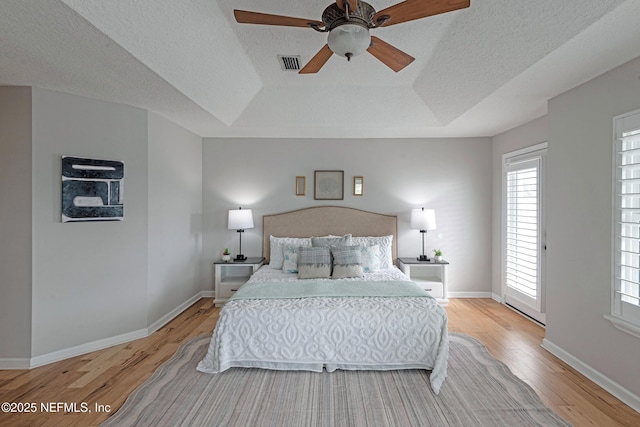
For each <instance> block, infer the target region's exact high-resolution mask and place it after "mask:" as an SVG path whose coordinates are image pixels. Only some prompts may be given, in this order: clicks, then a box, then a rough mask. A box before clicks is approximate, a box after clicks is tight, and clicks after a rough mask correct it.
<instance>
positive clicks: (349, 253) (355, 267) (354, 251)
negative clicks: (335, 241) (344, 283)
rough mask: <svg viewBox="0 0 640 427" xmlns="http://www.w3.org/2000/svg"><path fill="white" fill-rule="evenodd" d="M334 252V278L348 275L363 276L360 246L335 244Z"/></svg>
mask: <svg viewBox="0 0 640 427" xmlns="http://www.w3.org/2000/svg"><path fill="white" fill-rule="evenodd" d="M331 253H332V254H333V273H332V274H331V277H332V278H333V279H345V278H347V277H362V276H364V271H363V269H362V255H361V253H362V249H361V248H360V246H334V247H332V248H331Z"/></svg>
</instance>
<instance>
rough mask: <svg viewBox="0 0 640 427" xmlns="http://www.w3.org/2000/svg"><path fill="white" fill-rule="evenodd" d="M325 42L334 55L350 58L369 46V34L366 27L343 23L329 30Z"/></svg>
mask: <svg viewBox="0 0 640 427" xmlns="http://www.w3.org/2000/svg"><path fill="white" fill-rule="evenodd" d="M327 44H328V45H329V49H331V51H332V52H333V53H335V54H336V55H340V56H346V57H347V58H350V57H352V56H357V55H360V54H361V53H363V52H364V51H365V50H367V49H368V48H369V45H370V44H371V36H370V35H369V29H368V28H365V27H363V26H361V25H357V24H344V25H340V26H339V27H336V28H334V29H333V30H331V32H330V33H329V36H328V37H327Z"/></svg>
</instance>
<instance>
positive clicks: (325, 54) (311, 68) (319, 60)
mask: <svg viewBox="0 0 640 427" xmlns="http://www.w3.org/2000/svg"><path fill="white" fill-rule="evenodd" d="M331 55H333V52H331V49H329V45H327V44H325V45H324V47H323V48H322V49H320V51H319V52H318V53H316V55H315V56H314V57H313V58H311V61H309V62H307V65H305V66H304V67H303V68H302V70H300V71H299V72H298V73H299V74H313V73H317V72H318V71H320V68H322V66H323V65H324V64H326V63H327V61H328V60H329V58H331Z"/></svg>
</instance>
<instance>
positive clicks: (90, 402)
mask: <svg viewBox="0 0 640 427" xmlns="http://www.w3.org/2000/svg"><path fill="white" fill-rule="evenodd" d="M218 312H219V309H218V308H215V307H214V306H213V300H212V299H210V298H206V299H202V300H200V301H198V302H197V303H195V304H194V305H193V306H191V307H190V308H189V309H187V310H186V311H185V312H183V313H182V314H181V315H180V316H178V317H177V318H176V319H174V320H173V321H172V322H170V323H169V324H167V325H166V326H165V327H163V328H162V329H161V330H159V331H158V332H156V333H154V334H153V335H151V336H150V337H147V338H144V339H140V340H136V341H133V342H130V343H127V344H122V345H119V346H115V347H112V348H108V349H105V350H101V351H96V352H93V353H89V354H86V355H83V356H78V357H75V358H72V359H68V360H65V361H62V362H58V363H53V364H50V365H47V366H43V367H40V368H36V369H32V370H28V371H0V402H13V403H14V409H21V410H25V409H29V408H30V407H31V405H30V404H35V407H36V408H35V409H36V411H35V413H3V412H0V426H12V427H14V426H62V425H64V426H90V425H97V424H99V423H100V422H102V421H103V420H105V419H106V418H107V417H108V416H109V415H110V414H111V413H114V412H115V411H116V410H117V409H118V408H119V407H120V406H121V405H122V404H123V403H124V401H125V400H126V398H127V396H128V395H129V394H130V393H131V392H132V391H133V390H134V389H135V388H136V387H137V386H138V385H140V384H142V383H143V382H144V381H145V380H146V379H147V378H149V376H151V374H152V373H153V372H154V371H155V370H156V368H157V367H158V366H159V365H160V364H161V363H162V362H164V361H165V360H167V359H168V358H169V357H171V356H172V355H173V353H174V352H175V351H176V349H177V348H178V347H179V346H180V344H182V343H184V342H185V341H188V340H189V339H190V338H192V337H195V336H198V335H202V334H210V333H211V332H212V331H213V327H214V326H215V323H216V321H217V318H218ZM447 312H448V314H449V330H450V331H451V332H461V333H465V334H467V335H471V336H473V337H475V338H477V339H479V340H480V341H482V342H483V343H484V344H485V345H486V346H487V348H488V349H489V351H490V352H491V354H492V355H493V356H494V357H496V358H498V359H500V360H502V361H503V362H504V363H505V364H507V365H508V366H509V368H510V369H511V370H512V371H513V372H514V373H515V374H516V375H518V376H519V377H520V378H522V379H523V380H524V381H526V382H527V383H528V384H529V385H531V386H532V387H533V388H534V389H535V390H536V392H537V393H538V395H540V397H541V398H542V400H543V401H544V402H545V404H547V405H548V406H549V407H550V408H552V409H553V410H554V411H555V412H556V413H557V414H559V415H560V416H561V417H563V418H564V419H565V420H567V421H569V422H570V423H571V424H573V425H574V426H599V427H603V426H638V425H640V414H638V413H637V412H635V411H633V410H632V409H631V408H629V407H628V406H626V405H624V404H623V403H622V402H620V401H619V400H618V399H616V398H614V397H613V396H611V395H610V394H608V393H607V392H605V391H604V390H603V389H601V388H600V387H598V386H597V385H595V384H594V383H592V382H591V381H589V380H587V379H586V378H585V377H583V376H582V375H580V374H579V373H577V372H576V371H575V370H573V369H572V368H570V367H568V366H567V365H566V364H564V363H563V362H561V361H560V360H558V359H557V358H555V357H554V356H553V355H551V354H550V353H548V352H547V351H545V350H544V349H543V348H542V347H540V344H541V342H542V339H543V337H544V329H543V328H541V327H540V326H537V325H536V324H534V323H532V322H531V321H529V320H527V319H525V318H523V317H522V316H520V315H519V314H517V313H515V312H513V311H512V310H510V309H508V308H505V307H504V306H502V305H500V304H498V303H496V302H495V301H493V300H490V299H452V300H451V302H450V304H449V306H448V307H447ZM58 402H61V405H58ZM65 403H66V404H67V406H69V405H70V404H74V403H75V404H76V411H77V412H66V413H65V408H64V404H65ZM43 405H44V406H47V408H48V410H49V411H50V412H43V408H42V406H43ZM67 409H73V408H69V407H68V408H67ZM55 410H57V411H59V412H53V411H55Z"/></svg>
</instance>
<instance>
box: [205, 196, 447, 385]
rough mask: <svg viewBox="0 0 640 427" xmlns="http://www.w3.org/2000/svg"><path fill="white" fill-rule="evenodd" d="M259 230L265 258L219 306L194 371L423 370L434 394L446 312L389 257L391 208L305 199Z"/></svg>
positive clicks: (441, 366)
mask: <svg viewBox="0 0 640 427" xmlns="http://www.w3.org/2000/svg"><path fill="white" fill-rule="evenodd" d="M263 235H264V239H263V255H264V256H265V258H266V260H267V261H266V262H265V265H264V266H263V267H261V268H260V269H259V270H258V271H257V272H256V273H255V274H254V275H253V276H252V277H251V278H250V279H249V281H248V282H247V283H246V284H244V285H242V286H241V287H240V289H238V291H237V292H236V293H235V295H234V296H233V297H232V298H231V299H230V301H229V302H227V304H226V305H225V306H224V307H223V308H222V310H221V311H220V317H219V320H218V322H217V324H216V328H215V330H214V332H213V335H212V339H211V343H210V345H209V348H208V352H207V355H206V356H205V358H204V359H203V360H202V361H201V362H200V363H199V364H198V367H197V369H198V370H199V371H201V372H205V373H219V372H223V371H225V370H227V369H229V368H233V367H244V368H263V369H277V370H306V371H317V372H320V371H323V370H327V371H329V372H331V371H334V370H335V369H345V370H394V369H425V370H429V371H431V373H430V376H429V378H430V383H431V388H432V389H433V391H434V392H435V393H439V391H440V387H441V386H442V384H443V382H444V380H445V378H446V373H447V358H448V351H449V341H448V335H447V315H446V312H445V311H444V309H443V308H442V307H441V306H440V305H439V304H438V303H437V301H436V300H435V299H434V298H432V297H431V296H429V295H428V293H427V292H425V291H424V290H422V289H421V288H420V287H418V286H417V285H416V284H415V283H413V282H411V281H410V280H409V278H408V277H407V276H406V275H404V273H402V272H401V271H400V270H399V269H398V268H397V267H396V266H395V265H394V260H395V259H396V257H397V218H396V217H395V216H389V215H381V214H376V213H371V212H365V211H361V210H357V209H350V208H343V207H333V206H324V207H317V208H308V209H303V210H298V211H294V212H288V213H284V214H277V215H268V216H265V217H264V219H263ZM312 236H315V237H312ZM327 253H328V254H329V256H330V258H327V256H328V255H327ZM328 260H329V261H328ZM327 264H329V265H328V266H327ZM327 268H329V271H330V273H329V274H330V276H329V277H327V276H326V274H327ZM301 277H303V278H301Z"/></svg>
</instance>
